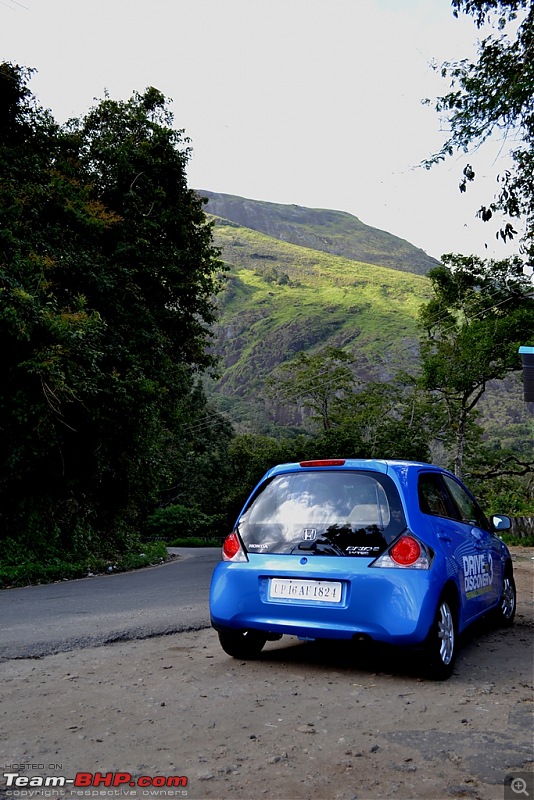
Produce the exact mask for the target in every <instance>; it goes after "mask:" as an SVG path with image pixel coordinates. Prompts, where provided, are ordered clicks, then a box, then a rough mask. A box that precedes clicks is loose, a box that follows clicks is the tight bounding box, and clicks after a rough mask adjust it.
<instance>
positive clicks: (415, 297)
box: [213, 221, 430, 417]
mask: <svg viewBox="0 0 534 800" xmlns="http://www.w3.org/2000/svg"><path fill="white" fill-rule="evenodd" d="M214 239H215V243H216V244H217V246H218V247H220V248H221V249H222V256H223V260H224V261H225V262H226V263H227V264H228V265H229V267H230V272H229V276H228V284H227V288H226V291H225V292H224V293H223V294H222V295H221V296H220V298H219V306H220V320H219V325H218V328H217V331H216V335H217V351H218V352H219V354H220V355H221V356H222V370H221V372H222V377H221V379H220V381H219V382H218V383H217V384H216V385H215V386H214V387H213V389H214V391H215V393H216V394H217V395H219V396H221V395H222V396H225V397H227V398H234V402H231V403H230V405H232V406H233V408H234V411H236V412H237V413H236V416H241V417H242V416H243V415H244V411H243V403H242V402H241V403H239V402H238V403H237V404H236V403H235V398H239V397H242V398H243V400H245V399H246V402H247V403H249V404H252V405H256V406H258V404H259V405H260V406H261V405H262V397H263V392H262V388H263V383H264V380H265V378H266V377H267V376H268V375H269V374H270V373H271V372H272V370H273V368H275V367H276V366H277V365H278V364H281V363H283V362H284V361H286V360H288V359H291V357H292V356H294V355H295V353H297V352H298V351H300V350H309V351H313V350H315V349H318V348H321V347H323V346H325V345H334V346H336V347H343V348H345V349H346V350H347V351H348V352H350V353H351V354H352V355H353V356H354V358H355V361H356V363H357V369H358V373H359V375H361V377H363V378H375V377H380V378H382V379H386V378H387V377H388V376H390V375H391V374H393V373H394V372H395V371H396V370H397V368H399V367H400V366H402V365H405V364H407V363H409V362H411V361H413V356H414V353H415V352H416V345H415V341H416V336H417V331H416V317H417V312H418V309H419V306H420V305H421V303H422V302H423V301H424V300H426V299H427V298H428V296H429V289H430V285H429V282H428V280H427V279H426V278H425V277H423V276H419V275H415V274H410V273H407V272H400V271H398V270H392V269H387V268H384V267H378V266H374V265H369V264H362V263H359V262H356V261H352V260H349V259H344V258H341V257H339V256H333V255H330V254H327V253H322V252H319V251H316V250H312V249H309V248H305V247H299V246H297V245H294V244H289V243H287V242H283V241H279V240H277V239H273V238H271V237H268V236H265V235H264V234H261V233H258V232H257V231H252V230H250V229H247V228H241V227H239V226H237V225H235V224H234V223H227V222H226V221H219V222H218V224H217V225H216V227H215V231H214ZM221 399H222V398H221ZM239 406H241V410H240V411H239V410H238V408H239ZM256 413H259V414H260V415H261V411H259V410H258V409H256ZM246 416H248V414H247V415H246Z"/></svg>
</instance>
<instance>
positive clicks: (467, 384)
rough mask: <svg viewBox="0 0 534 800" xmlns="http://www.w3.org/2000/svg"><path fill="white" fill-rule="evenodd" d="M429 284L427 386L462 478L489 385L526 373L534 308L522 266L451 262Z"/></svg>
mask: <svg viewBox="0 0 534 800" xmlns="http://www.w3.org/2000/svg"><path fill="white" fill-rule="evenodd" d="M429 277H430V280H431V282H432V285H433V289H434V296H433V298H432V299H431V300H430V302H429V303H427V304H426V305H424V306H423V307H422V309H421V324H422V327H423V328H424V329H425V330H426V332H427V338H426V339H425V340H423V341H422V344H421V366H422V374H421V377H420V380H419V384H420V386H421V387H422V388H424V389H425V390H427V391H429V392H431V393H432V394H433V395H434V396H435V397H436V398H437V399H438V401H439V402H440V403H442V405H443V407H444V410H445V417H444V418H445V419H446V420H447V429H446V430H444V431H443V433H442V436H443V438H444V439H445V441H447V440H448V441H449V444H451V445H452V446H453V448H454V470H455V473H456V474H457V475H459V476H461V475H462V469H463V457H464V449H465V444H466V441H467V440H468V438H469V425H471V434H473V433H475V432H476V428H474V427H473V425H472V422H471V423H470V422H469V421H470V419H471V417H472V416H473V412H474V410H475V407H476V406H477V404H478V402H479V401H480V399H481V398H482V396H483V394H484V392H485V391H486V386H487V384H488V382H489V381H491V380H494V379H498V378H504V377H505V376H506V375H507V374H508V373H509V372H511V371H512V370H514V369H516V370H517V369H519V368H520V363H519V361H518V357H517V351H518V347H519V345H520V344H521V343H522V342H523V341H524V338H525V335H527V336H528V334H529V332H530V335H531V336H534V300H533V299H532V298H531V297H530V296H529V295H528V289H529V284H528V281H527V279H526V277H525V276H524V275H523V271H522V263H521V260H520V259H519V258H512V259H507V260H504V261H489V262H485V261H483V260H481V259H479V258H477V257H475V256H459V255H453V254H449V255H446V256H444V257H443V266H442V267H438V268H437V269H435V270H431V272H430V273H429ZM470 415H471V416H470Z"/></svg>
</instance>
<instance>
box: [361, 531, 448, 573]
mask: <svg viewBox="0 0 534 800" xmlns="http://www.w3.org/2000/svg"><path fill="white" fill-rule="evenodd" d="M433 557H434V553H433V552H432V550H430V548H429V547H427V546H426V545H425V544H423V542H421V541H419V539H416V538H415V536H413V534H411V533H404V534H403V535H402V536H401V537H400V538H399V539H397V541H396V542H394V543H393V544H392V545H391V547H390V548H389V549H388V550H386V552H385V553H382V555H381V556H379V557H378V558H377V559H376V561H373V563H372V564H371V565H370V566H371V567H386V568H392V567H401V568H403V569H430V565H431V563H432V558H433Z"/></svg>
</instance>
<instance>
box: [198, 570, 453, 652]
mask: <svg viewBox="0 0 534 800" xmlns="http://www.w3.org/2000/svg"><path fill="white" fill-rule="evenodd" d="M249 558H250V561H249V562H248V563H235V564H233V563H229V562H222V563H220V564H218V565H217V567H216V568H215V570H214V573H213V577H212V581H211V589H210V613H211V623H212V625H213V627H214V628H215V629H217V630H244V629H249V628H253V629H256V630H262V631H265V632H269V633H273V634H289V635H294V636H300V637H305V638H311V639H317V638H327V639H328V638H331V639H352V638H354V637H357V636H365V637H369V638H371V639H374V640H376V641H379V642H385V643H390V644H400V645H417V644H421V643H422V642H423V641H424V640H425V639H426V637H427V635H428V632H429V630H430V626H431V625H432V622H433V619H434V614H435V610H436V607H437V602H438V598H439V591H440V588H439V587H438V586H437V585H435V581H434V576H435V572H434V571H433V570H432V569H430V570H406V569H402V568H398V569H397V568H392V569H381V568H373V567H369V564H370V563H371V560H370V559H359V558H358V559H355V558H351V559H348V558H347V559H338V558H332V557H321V556H316V557H314V558H313V559H310V560H309V561H308V562H307V564H306V565H305V570H304V569H303V566H302V565H301V563H300V559H299V558H298V556H296V557H295V556H254V555H253V556H250V557H249ZM272 577H288V578H296V579H298V578H306V579H317V580H323V581H324V580H335V581H341V583H342V586H343V589H342V596H341V602H340V603H336V604H332V603H325V602H320V601H299V600H294V599H291V600H272V599H269V595H268V586H269V580H270V578H272Z"/></svg>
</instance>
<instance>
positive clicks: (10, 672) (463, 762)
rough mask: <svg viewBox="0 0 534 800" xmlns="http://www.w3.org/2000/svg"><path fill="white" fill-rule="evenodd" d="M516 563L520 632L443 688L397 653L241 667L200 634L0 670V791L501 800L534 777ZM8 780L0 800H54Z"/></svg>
mask: <svg viewBox="0 0 534 800" xmlns="http://www.w3.org/2000/svg"><path fill="white" fill-rule="evenodd" d="M512 550H513V556H514V562H515V563H514V567H515V575H516V583H517V588H518V613H517V616H516V624H515V625H514V626H513V628H511V629H507V630H495V629H493V628H491V627H489V626H487V625H486V626H480V627H479V628H478V629H477V630H475V631H473V632H472V633H471V634H470V635H469V637H468V638H466V639H465V640H464V642H463V643H462V649H461V651H460V654H459V658H458V662H457V667H456V670H455V673H454V675H453V677H452V678H451V679H450V680H449V681H446V682H444V683H432V682H428V681H424V680H422V679H421V678H420V677H418V673H417V669H416V666H415V664H414V663H413V661H412V660H411V659H410V658H408V657H407V656H404V655H401V654H398V653H397V652H395V653H394V654H392V652H391V651H389V652H386V651H382V652H378V651H374V652H371V653H363V652H359V653H358V652H357V651H353V650H350V649H349V648H347V647H341V646H338V645H335V644H332V646H330V647H328V649H327V650H325V649H324V648H319V647H317V646H314V645H311V644H308V643H302V642H298V641H297V640H293V639H289V638H286V637H285V638H284V639H282V640H281V641H280V642H274V643H270V644H268V645H267V647H266V648H265V651H264V653H263V654H262V657H261V659H260V660H258V661H256V662H241V661H236V660H233V659H231V658H229V657H228V656H226V655H225V654H224V653H223V651H222V650H221V649H220V647H219V644H218V640H217V636H216V634H215V633H214V632H213V631H212V630H210V629H208V630H202V631H199V632H186V633H178V634H173V635H168V636H160V637H156V638H153V639H147V640H142V641H132V642H124V643H118V644H113V645H106V646H102V647H94V648H90V649H86V650H79V651H73V652H69V653H61V654H58V655H53V656H46V657H44V658H40V659H26V660H13V661H7V662H5V663H3V664H0V680H1V684H0V685H1V689H0V692H1V704H0V720H1V723H2V724H1V730H0V766H2V767H3V768H4V769H2V770H0V776H1V775H2V773H3V772H5V771H8V772H14V771H15V767H14V766H13V765H22V767H24V768H17V769H16V771H17V772H19V773H20V774H21V775H22V774H23V775H28V776H30V775H65V776H66V777H70V778H73V777H74V775H75V774H76V773H78V772H90V773H96V772H101V773H106V772H114V773H115V772H129V773H131V775H132V776H133V778H132V780H136V779H137V778H138V777H139V776H141V775H145V776H156V775H157V776H182V777H187V779H188V783H187V787H186V788H173V789H160V788H158V789H155V788H152V789H140V788H130V786H129V785H127V786H126V787H125V788H120V789H104V788H103V787H100V788H99V789H98V791H97V790H96V789H93V790H88V789H79V790H77V791H76V792H75V793H74V794H71V792H70V791H69V792H67V794H66V796H68V797H70V796H75V797H89V796H92V797H96V796H99V797H118V796H123V797H125V796H128V797H134V798H143V797H160V798H167V797H168V798H171V797H188V798H191V800H204V799H206V800H207V799H209V798H214V799H215V800H223V799H224V800H259V799H260V798H273V800H301V799H302V800H310V798H315V797H318V798H328V799H330V798H343V800H354V799H355V798H358V799H359V800H367V799H368V798H369V800H370V799H371V798H373V800H374V799H375V798H389V797H396V798H398V800H411V799H412V798H422V799H425V800H440V798H451V797H453V798H454V797H456V798H463V797H468V798H475V799H476V798H478V799H479V800H493V798H495V799H497V798H499V800H502V798H503V782H504V779H505V776H506V775H507V774H513V775H516V774H521V773H523V772H528V771H529V770H530V771H532V769H533V764H532V758H533V753H532V702H533V699H534V695H533V645H532V633H533V629H534V622H533V605H534V591H533V589H534V560H533V559H532V557H533V556H534V552H533V550H532V549H528V548H512ZM24 765H26V766H24ZM27 765H35V768H32V767H28V766H27ZM50 765H52V766H50ZM52 767H53V768H52ZM530 777H531V776H530ZM528 778H529V775H527V779H528ZM3 780H4V779H2V778H1V777H0V797H4V796H6V797H12V796H15V797H31V796H33V797H39V796H48V797H52V798H56V797H61V796H64V795H63V794H61V793H58V791H57V790H50V789H47V790H46V792H47V794H46V793H45V792H43V794H36V792H37V791H38V790H36V789H30V788H29V787H28V788H27V789H17V792H18V794H16V793H13V792H11V793H9V792H8V790H7V789H6V788H5V787H4V788H3V789H2V788H1V783H2V781H3ZM4 783H5V781H4ZM23 792H26V794H23ZM119 792H120V793H119ZM518 796H519V797H520V796H521V795H518Z"/></svg>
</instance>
